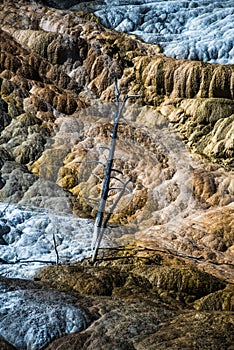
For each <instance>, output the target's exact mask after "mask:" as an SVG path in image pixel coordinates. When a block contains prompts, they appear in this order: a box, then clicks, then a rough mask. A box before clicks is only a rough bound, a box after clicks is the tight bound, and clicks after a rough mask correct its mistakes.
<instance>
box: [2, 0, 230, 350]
mask: <svg viewBox="0 0 234 350" xmlns="http://www.w3.org/2000/svg"><path fill="white" fill-rule="evenodd" d="M74 4H75V1H68V2H66V1H64V2H61V7H64V6H73V5H74ZM47 5H50V6H53V5H54V2H53V1H50V2H47ZM0 23H1V27H0V42H1V45H0V47H1V58H0V132H1V135H0V168H1V176H0V187H1V189H0V201H2V202H7V203H9V202H11V203H17V204H20V205H25V206H37V207H43V208H46V209H48V210H54V211H57V212H61V211H64V212H66V213H71V212H72V213H73V214H75V215H79V216H81V217H86V218H87V217H89V218H94V217H95V214H96V211H97V204H96V201H97V199H98V197H99V195H100V191H101V183H100V181H99V178H101V177H102V176H103V167H102V166H101V165H100V163H94V162H93V160H97V161H99V162H105V159H106V155H107V153H106V150H104V149H103V148H100V146H107V145H108V144H109V141H110V133H111V132H112V119H111V115H112V111H113V109H114V102H115V91H114V86H113V78H114V76H115V75H117V76H118V78H119V88H120V91H121V97H122V96H123V95H124V94H126V93H129V94H142V97H141V98H140V99H138V100H137V101H135V100H134V99H131V100H129V103H128V104H127V108H126V110H125V111H124V119H123V120H122V123H121V125H120V128H119V138H118V142H117V144H118V147H117V150H116V158H115V162H114V166H115V167H116V168H117V169H121V170H122V172H123V177H122V178H121V179H122V180H124V179H126V178H127V177H130V178H131V184H130V190H131V193H132V194H131V195H128V194H126V195H125V196H124V197H123V200H122V202H121V203H120V206H119V207H118V210H117V211H116V212H115V213H114V215H113V216H112V223H111V224H112V226H113V228H112V230H111V232H110V234H109V236H108V239H109V243H110V245H113V246H117V247H123V248H122V250H121V249H116V250H115V249H111V250H105V249H104V250H102V251H101V252H100V255H99V260H98V262H97V264H96V266H91V265H90V264H89V262H88V261H85V262H84V263H83V264H77V265H74V266H55V267H54V266H53V267H48V268H47V269H45V271H44V272H42V273H41V275H39V276H37V279H39V280H40V288H41V284H43V285H44V287H43V292H42V291H40V288H39V286H38V285H37V286H36V287H35V286H34V287H33V288H32V285H31V284H30V283H31V282H30V283H29V284H27V282H25V287H24V288H23V289H24V290H23V289H22V286H21V285H19V284H20V283H22V282H19V281H18V282H14V283H13V285H14V286H13V287H12V285H11V287H10V290H8V289H4V290H3V289H2V290H1V293H3V296H4V297H6V296H7V295H8V294H9V293H11V295H12V298H11V300H13V299H14V298H13V295H15V293H16V294H17V293H18V294H20V295H19V296H18V299H17V300H18V301H19V303H20V300H21V299H20V298H24V299H22V300H23V302H24V303H25V300H26V299H27V300H29V304H30V302H31V305H34V306H35V304H36V303H37V300H35V297H34V299H33V301H32V294H33V293H34V294H35V295H38V293H39V294H40V295H42V294H43V295H44V296H45V299H46V298H49V295H51V294H50V289H48V288H49V287H51V286H52V287H53V288H56V289H58V290H60V292H59V291H57V292H54V293H58V294H56V295H62V294H60V293H61V290H62V291H63V293H64V294H63V298H64V299H61V300H62V301H61V303H60V305H61V304H64V305H67V304H66V302H67V301H66V300H71V299H69V298H70V297H69V295H70V293H72V295H73V296H74V299H72V300H73V301H72V302H71V304H72V308H73V306H74V305H77V300H78V299H79V303H80V304H79V305H81V307H84V308H85V310H88V311H87V315H91V316H90V317H91V318H90V319H91V325H90V326H89V323H87V325H86V326H85V328H86V329H84V330H82V331H81V329H74V330H75V331H78V330H79V332H77V333H76V334H72V335H66V336H65V337H62V338H61V339H57V340H55V341H54V342H53V343H52V344H50V345H49V343H50V342H51V340H52V338H53V339H54V338H58V337H60V336H63V335H64V334H65V333H67V331H64V328H63V327H64V324H63V323H60V322H61V319H64V317H65V316H64V315H60V316H59V317H58V320H57V321H58V322H57V321H56V322H57V323H59V324H60V325H61V327H62V329H63V331H61V332H60V331H58V332H57V333H56V334H52V333H51V335H52V338H50V334H49V335H48V337H47V338H46V340H45V341H44V342H42V343H43V344H42V343H41V344H42V345H40V346H42V347H45V346H47V349H51V350H52V349H57V348H59V349H65V348H66V349H77V348H79V349H90V350H91V349H98V350H100V349H105V350H106V349H139V350H140V349H143V348H144V349H154V348H155V347H156V348H157V349H168V348H169V349H170V348H171V349H172V348H173V349H181V348H183V349H194V350H195V349H196V350H197V349H201V350H204V349H217V350H218V349H222V350H223V349H229V350H231V349H232V347H233V341H234V329H233V323H234V314H233V312H234V308H233V283H234V269H233V258H234V230H233V227H234V173H233V170H234V168H233V166H234V163H233V157H234V155H233V149H234V138H233V135H234V129H233V127H234V120H233V115H234V102H233V97H234V95H233V91H234V85H233V84H234V79H233V76H234V66H233V65H220V64H210V63H204V62H199V61H188V60H175V59H172V58H168V57H166V56H165V55H164V54H162V53H161V52H160V47H159V46H157V45H149V44H146V43H143V42H141V41H140V40H139V39H138V38H137V37H135V36H133V35H131V36H129V35H127V34H124V33H119V32H116V31H112V30H110V29H107V28H104V27H103V26H102V25H101V24H100V22H99V20H97V18H96V17H95V16H93V15H92V14H85V13H83V12H76V11H73V12H71V11H68V10H64V9H60V10H59V9H54V8H49V7H45V6H44V5H42V2H40V3H39V2H38V3H36V2H30V1H18V2H17V3H16V2H12V1H5V2H4V4H3V3H0ZM94 172H95V174H96V177H95V176H93V175H92V173H94ZM112 184H113V187H115V186H116V185H117V183H116V180H115V179H113V183H112ZM116 195H117V193H116V191H113V192H111V195H110V198H109V200H110V202H111V201H113V200H114V199H115V198H116ZM0 238H1V241H0V244H5V243H6V242H5V238H6V237H5V233H4V232H3V231H2V234H1V237H0ZM4 242H5V243H4ZM102 254H103V256H102ZM1 263H2V261H1ZM6 281H7V282H4V283H8V286H9V284H10V282H9V280H6ZM7 288H8V287H7ZM35 288H36V292H35V290H34V289H35ZM37 288H39V291H38V290H37ZM32 290H33V292H32ZM19 291H20V292H19ZM7 293H8V294H7ZM51 293H52V292H51ZM66 293H68V294H66ZM18 294H17V295H18ZM79 295H82V297H80V296H79ZM43 298H44V297H43ZM58 298H60V297H58ZM61 298H62V297H61ZM77 298H78V299H77ZM30 300H31V301H30ZM46 300H47V299H46ZM45 303H46V302H45ZM7 305H8V304H7V302H5V303H4V304H3V305H2V314H4V315H6V317H5V318H4V319H3V320H2V322H6V324H5V326H4V327H2V328H1V332H0V333H1V336H3V337H4V338H5V339H6V340H7V341H8V342H10V343H12V344H13V345H14V346H16V347H17V348H19V349H22V348H23V347H25V348H27V347H28V349H30V342H27V341H26V340H24V343H21V342H22V338H20V339H19V341H17V343H14V342H13V341H12V335H11V336H10V335H9V333H7V334H8V335H7V336H6V335H4V334H6V333H4V332H3V331H2V330H5V331H6V329H9V323H10V321H11V320H10V315H11V313H10V311H9V310H10V309H9V310H7V311H6V310H5V309H4V308H5V307H7ZM12 305H13V304H12ZM12 305H11V307H12ZM20 305H21V304H17V310H21V311H22V308H21V306H20ZM43 305H44V304H43ZM46 305H47V304H46ZM74 307H75V308H76V310H77V306H74ZM55 309H56V308H52V310H51V312H52V314H53V312H54V311H55ZM11 310H12V309H11ZM21 311H20V312H21ZM12 312H13V311H12ZM14 312H17V311H14ZM28 313H30V311H29V312H28ZM52 318H53V320H54V319H55V318H56V317H55V318H54V317H52ZM35 319H37V318H36V316H35ZM18 323H20V322H18ZM57 323H56V324H57ZM32 325H33V323H32ZM12 327H13V325H12ZM52 328H54V329H57V328H56V327H52ZM39 330H42V329H40V327H39V328H37V331H38V332H39ZM204 330H205V332H204ZM21 331H22V332H23V324H22V325H21V326H20V328H19V329H18V330H16V329H15V328H14V336H15V339H16V338H17V337H16V335H17V334H18V333H17V332H19V333H20V332H21ZM10 333H12V332H10ZM32 338H33V339H32V341H33V342H34V341H36V336H33V337H32ZM17 339H18V338H17ZM48 339H49V340H48ZM1 341H2V343H3V340H1ZM4 344H5V345H3V346H5V347H6V349H7V346H8V345H7V344H6V343H4ZM22 344H23V345H22ZM28 344H29V345H28ZM33 344H34V343H33ZM9 346H10V345H9ZM31 349H32V348H31Z"/></svg>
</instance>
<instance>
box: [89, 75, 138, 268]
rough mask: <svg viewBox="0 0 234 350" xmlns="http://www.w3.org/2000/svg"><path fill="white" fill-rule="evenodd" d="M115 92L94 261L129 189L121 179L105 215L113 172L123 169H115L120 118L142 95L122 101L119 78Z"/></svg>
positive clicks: (125, 98)
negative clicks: (130, 104)
mask: <svg viewBox="0 0 234 350" xmlns="http://www.w3.org/2000/svg"><path fill="white" fill-rule="evenodd" d="M115 93H116V110H115V113H114V126H113V131H112V134H111V145H110V148H109V155H108V159H107V162H106V165H105V175H104V180H103V186H102V193H101V199H100V201H99V206H98V211H97V215H96V220H95V224H94V232H93V240H92V251H93V253H92V261H93V262H95V260H96V258H97V253H98V249H99V247H100V244H101V240H102V238H103V234H104V232H105V229H106V228H107V223H108V221H109V219H110V217H111V215H112V213H113V211H114V209H115V208H116V206H117V204H118V202H119V201H120V199H121V197H122V196H123V195H124V192H125V191H126V189H127V184H128V183H129V181H130V180H127V181H126V182H125V183H124V182H123V181H121V180H119V181H120V182H121V183H122V187H120V188H119V189H120V193H119V196H118V197H117V199H116V201H115V202H114V203H113V205H112V207H111V209H110V211H109V212H108V214H107V215H106V217H105V208H106V201H107V199H108V194H109V191H110V190H111V189H113V188H111V187H110V180H111V178H112V177H113V176H112V173H113V172H119V173H121V171H119V170H117V169H113V162H114V154H115V148H116V141H117V133H118V126H119V121H120V118H121V117H122V114H123V109H124V106H125V103H126V101H127V100H128V99H129V98H132V97H140V96H141V95H125V97H124V99H123V101H122V102H121V101H120V92H119V89H118V83H117V79H115ZM117 180H118V179H117Z"/></svg>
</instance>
